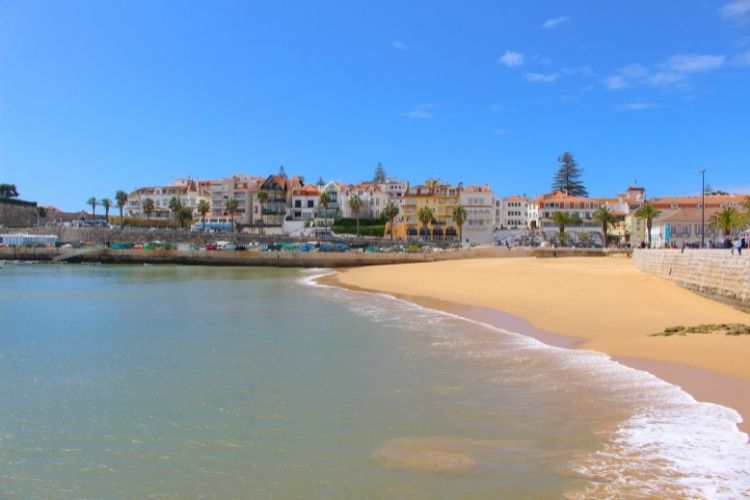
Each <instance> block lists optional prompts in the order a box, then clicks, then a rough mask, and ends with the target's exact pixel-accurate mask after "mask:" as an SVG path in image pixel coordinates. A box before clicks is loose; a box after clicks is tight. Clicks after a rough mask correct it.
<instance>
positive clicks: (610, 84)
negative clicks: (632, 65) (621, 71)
mask: <svg viewBox="0 0 750 500" xmlns="http://www.w3.org/2000/svg"><path fill="white" fill-rule="evenodd" d="M604 86H605V87H607V88H608V89H609V90H620V89H624V88H625V87H627V86H628V84H627V83H626V82H625V78H624V77H622V76H620V75H615V76H610V77H608V78H605V79H604Z"/></svg>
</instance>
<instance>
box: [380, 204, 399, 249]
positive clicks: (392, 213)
mask: <svg viewBox="0 0 750 500" xmlns="http://www.w3.org/2000/svg"><path fill="white" fill-rule="evenodd" d="M383 215H384V216H385V218H386V219H388V223H389V224H390V227H391V240H393V219H395V218H396V216H397V215H398V207H397V206H396V204H395V203H393V202H392V201H389V202H388V204H387V205H386V206H385V208H383Z"/></svg>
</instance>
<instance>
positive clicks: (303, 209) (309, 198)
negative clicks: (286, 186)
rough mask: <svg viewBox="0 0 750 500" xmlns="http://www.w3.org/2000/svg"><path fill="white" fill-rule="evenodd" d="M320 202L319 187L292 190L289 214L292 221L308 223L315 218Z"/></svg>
mask: <svg viewBox="0 0 750 500" xmlns="http://www.w3.org/2000/svg"><path fill="white" fill-rule="evenodd" d="M319 200H320V187H318V186H314V185H311V184H308V185H307V186H302V187H298V188H295V189H292V206H291V207H290V209H289V213H290V215H291V217H292V220H302V221H309V220H312V219H314V218H315V213H316V212H317V210H318V201H319Z"/></svg>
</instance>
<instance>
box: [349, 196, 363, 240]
mask: <svg viewBox="0 0 750 500" xmlns="http://www.w3.org/2000/svg"><path fill="white" fill-rule="evenodd" d="M349 209H350V210H351V211H352V213H353V214H354V217H356V219H357V236H359V212H360V210H362V198H360V197H359V196H358V195H356V194H355V195H354V196H352V197H351V198H349Z"/></svg>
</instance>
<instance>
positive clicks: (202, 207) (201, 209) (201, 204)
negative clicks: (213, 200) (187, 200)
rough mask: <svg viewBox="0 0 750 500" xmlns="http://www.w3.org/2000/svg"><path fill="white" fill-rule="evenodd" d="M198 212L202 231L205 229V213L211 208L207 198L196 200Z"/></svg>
mask: <svg viewBox="0 0 750 500" xmlns="http://www.w3.org/2000/svg"><path fill="white" fill-rule="evenodd" d="M195 208H196V209H197V210H198V213H199V214H201V222H202V223H203V231H205V230H206V214H207V213H208V211H209V210H211V205H210V204H209V203H208V201H207V200H198V205H197V206H196V207H195Z"/></svg>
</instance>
